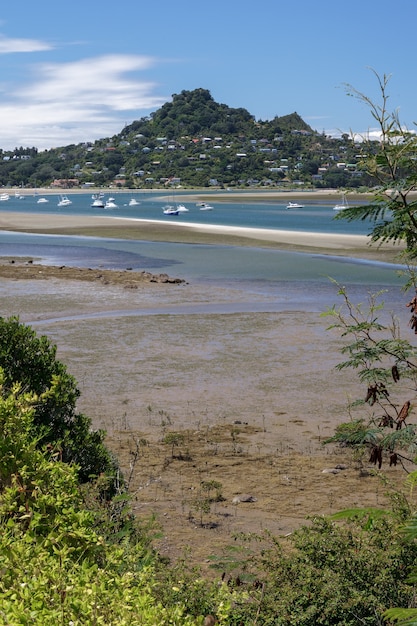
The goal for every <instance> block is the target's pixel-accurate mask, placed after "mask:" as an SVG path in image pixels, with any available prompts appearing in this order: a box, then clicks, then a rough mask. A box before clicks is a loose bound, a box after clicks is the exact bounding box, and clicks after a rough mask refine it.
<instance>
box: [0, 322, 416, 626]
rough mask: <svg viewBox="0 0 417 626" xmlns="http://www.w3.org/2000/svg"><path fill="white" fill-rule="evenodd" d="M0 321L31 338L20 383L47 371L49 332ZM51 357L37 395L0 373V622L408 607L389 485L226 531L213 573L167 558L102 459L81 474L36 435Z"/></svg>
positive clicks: (362, 613) (327, 620)
mask: <svg viewBox="0 0 417 626" xmlns="http://www.w3.org/2000/svg"><path fill="white" fill-rule="evenodd" d="M2 325H3V327H8V330H9V333H8V335H7V336H8V341H9V343H10V344H13V340H16V336H17V337H19V336H21V335H22V334H23V335H24V336H27V335H29V336H30V340H29V341H27V342H26V353H25V354H26V356H25V354H23V353H21V354H20V356H19V362H20V367H21V368H22V369H21V372H22V375H21V376H20V378H22V379H25V380H26V381H29V380H30V379H31V374H32V373H33V372H35V371H36V372H37V374H38V377H39V378H40V379H42V377H43V376H46V377H47V376H48V375H49V374H48V367H49V365H50V364H49V365H48V367H44V366H42V362H43V361H44V360H45V358H44V357H45V352H46V353H48V350H47V349H46V348H47V345H48V340H47V339H46V338H45V337H41V338H38V337H36V335H35V334H34V333H33V331H32V330H31V329H29V328H28V327H26V326H24V325H23V324H20V323H19V322H18V320H16V319H15V318H11V319H8V320H2ZM4 336H5V333H3V337H4ZM39 341H41V343H42V345H43V347H44V351H43V353H42V352H40V351H39V349H38V348H39V343H38V342H39ZM1 348H2V350H1V352H2V354H1V356H0V362H1V364H2V366H4V364H5V360H6V358H5V356H6V355H5V353H6V352H7V351H6V350H5V348H6V345H5V344H4V343H2V344H1ZM50 350H51V352H53V351H54V346H50ZM52 360H53V359H52ZM46 361H47V359H46ZM56 365H57V367H59V368H60V370H61V372H60V375H57V376H56V377H55V376H52V379H51V385H50V386H49V387H46V388H44V389H43V390H42V391H39V393H35V392H34V391H33V390H32V389H31V388H30V387H31V384H29V382H26V383H24V382H23V380H20V381H19V380H18V379H16V383H14V384H11V385H10V384H9V383H8V382H7V381H8V376H7V375H6V374H5V369H3V367H2V369H1V376H0V391H1V395H0V423H1V432H2V439H1V451H0V452H1V453H0V477H1V483H0V490H1V492H0V523H1V537H0V567H1V571H2V578H1V580H0V623H4V624H10V625H14V624H29V623H30V624H35V625H36V624H39V625H41V624H42V625H45V624H69V623H73V624H100V623H103V624H150V625H151V624H152V625H155V624H161V625H162V624H202V623H203V621H204V619H205V618H206V617H208V616H209V615H211V616H214V617H215V618H216V619H217V620H218V623H223V624H236V625H237V624H245V625H246V624H248V625H250V624H283V625H287V624H288V625H289V624H301V623H302V624H307V625H308V624H311V625H313V624H352V625H353V624H357V623H358V622H359V623H369V624H377V623H380V622H379V621H376V616H380V615H382V612H383V611H384V610H385V609H387V608H389V607H394V606H398V605H399V606H407V605H409V604H410V603H411V602H412V600H413V594H414V588H413V585H412V584H409V583H408V582H407V576H408V575H409V574H410V573H411V572H412V568H413V564H414V562H415V559H416V556H417V554H416V550H417V546H415V545H414V544H413V543H410V542H408V541H407V538H406V537H405V536H404V535H403V533H402V532H401V527H402V524H403V523H404V521H405V520H406V519H407V518H408V516H409V515H410V506H409V504H408V503H407V500H406V499H405V498H403V497H402V496H400V494H393V497H392V503H393V504H392V510H391V511H390V512H382V511H376V510H369V511H348V512H345V513H344V514H343V515H339V516H337V519H334V520H332V519H325V518H322V517H317V518H314V519H312V520H311V521H310V522H309V524H308V525H306V526H305V527H303V528H301V529H299V530H298V531H297V532H295V533H294V534H293V535H291V536H289V537H287V538H278V537H273V536H270V535H269V534H268V533H265V534H263V535H259V536H255V535H250V536H243V535H242V536H237V537H235V541H234V542H233V543H234V545H233V546H231V550H230V552H229V555H228V556H227V557H226V556H225V558H224V559H223V560H220V561H219V562H217V571H218V572H219V573H218V578H217V580H214V581H213V580H212V579H210V580H209V579H207V578H205V577H203V575H202V574H201V572H200V571H197V570H196V569H190V568H189V567H188V566H187V563H186V560H184V561H183V562H179V563H175V564H174V563H172V564H171V563H167V562H165V560H164V559H162V558H161V557H160V556H159V555H158V553H157V552H156V551H155V549H154V548H153V537H154V536H155V533H157V532H158V528H157V526H156V525H155V523H154V522H153V521H152V520H146V519H140V518H137V517H134V516H133V515H132V510H131V506H130V499H129V494H128V492H127V490H126V484H125V481H124V479H123V477H122V476H120V474H117V473H116V474H115V473H114V472H113V467H112V466H111V467H110V468H109V469H108V470H104V472H102V473H101V474H100V475H98V476H97V475H90V476H89V477H88V480H85V479H84V476H83V475H82V474H80V472H79V466H78V465H77V464H76V463H74V462H72V461H71V462H64V461H63V460H62V459H63V455H62V445H61V444H62V440H61V433H60V430H59V429H58V430H57V431H54V426H53V424H52V423H51V424H50V427H49V428H48V438H47V443H45V440H44V438H43V436H42V435H43V433H44V428H43V425H39V423H38V420H37V412H38V413H39V412H40V413H41V414H42V412H43V410H44V409H46V407H47V406H48V404H49V405H50V404H51V402H52V403H58V402H59V398H60V393H61V391H60V390H62V386H61V381H60V376H62V378H63V379H65V376H66V371H65V366H63V365H62V364H59V363H58V362H56ZM24 372H27V375H26V374H25V373H24ZM44 380H46V378H45V379H44ZM168 443H169V445H170V446H174V445H175V442H173V441H170V442H168ZM109 485H111V488H109ZM208 487H213V489H214V488H215V487H216V485H214V486H213V485H208ZM222 573H223V575H222ZM378 619H379V618H378ZM207 623H210V622H207Z"/></svg>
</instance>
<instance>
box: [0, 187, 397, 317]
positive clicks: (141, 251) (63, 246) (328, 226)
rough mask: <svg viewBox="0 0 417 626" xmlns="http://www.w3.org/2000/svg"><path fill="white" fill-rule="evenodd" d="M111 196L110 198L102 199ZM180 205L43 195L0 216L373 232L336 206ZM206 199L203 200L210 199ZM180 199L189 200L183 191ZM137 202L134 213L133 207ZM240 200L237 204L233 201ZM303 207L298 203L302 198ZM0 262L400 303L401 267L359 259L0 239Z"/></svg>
mask: <svg viewBox="0 0 417 626" xmlns="http://www.w3.org/2000/svg"><path fill="white" fill-rule="evenodd" d="M109 195H110V194H109V193H107V194H106V196H105V199H106V198H108V196H109ZM189 195H190V201H189V202H187V201H186V200H185V201H184V204H185V205H186V207H187V208H188V209H189V211H188V212H186V213H182V214H180V215H177V216H166V215H164V214H163V210H162V208H163V206H164V205H166V204H167V203H169V204H173V203H174V202H173V197H172V192H171V194H169V193H166V194H161V192H157V193H152V192H145V193H142V194H141V193H135V194H132V193H121V192H113V193H112V197H113V198H114V200H115V203H116V204H117V208H115V209H100V208H99V209H97V208H92V207H91V203H92V197H91V193H85V194H79V193H77V194H72V195H71V194H70V193H69V194H68V197H69V198H70V199H71V201H72V204H71V205H69V206H67V207H58V206H57V203H58V195H57V194H55V195H45V196H44V197H46V198H48V200H49V202H48V203H45V204H38V203H37V199H38V198H37V196H33V195H31V196H29V195H27V196H24V197H23V198H21V199H18V198H15V197H14V196H10V199H9V200H8V201H5V202H1V203H0V214H1V210H4V211H16V212H24V213H31V212H33V213H41V214H42V215H44V216H45V222H46V223H47V219H48V215H52V214H57V213H59V214H71V215H80V216H81V215H100V216H103V215H106V216H108V217H111V216H114V217H125V218H129V219H133V220H137V219H151V220H158V221H161V222H166V221H174V220H175V221H176V222H193V223H200V224H216V225H227V226H246V227H250V228H268V229H279V230H300V231H305V232H312V233H314V232H315V233H317V232H324V233H341V234H363V235H366V234H368V233H369V232H370V225H369V224H367V223H363V222H354V223H348V222H346V221H344V220H337V221H336V220H335V219H334V217H335V212H334V211H333V208H332V207H333V204H334V203H333V202H327V203H324V202H323V200H322V199H320V198H318V199H317V201H312V200H306V201H303V204H304V205H305V206H304V208H302V209H295V210H288V209H286V202H285V201H282V202H281V203H280V202H279V201H276V200H274V201H263V202H257V203H253V202H252V201H251V200H250V198H249V197H248V202H242V198H239V199H238V201H234V198H233V193H231V194H230V201H229V202H221V203H220V202H216V194H215V193H212V194H211V195H210V205H211V206H212V207H213V209H212V210H209V211H201V210H200V209H199V207H197V206H196V204H195V201H194V200H191V193H190V194H189ZM192 195H195V194H192ZM207 195H208V194H207V193H204V197H207ZM181 196H182V199H184V198H185V199H186V196H187V192H183V191H181ZM132 198H135V200H136V201H137V202H138V203H139V204H138V205H135V206H131V205H129V201H130V200H131V199H132ZM236 200H237V199H236ZM301 200H302V198H301ZM297 201H300V200H298V199H297ZM0 255H1V256H31V257H35V258H36V259H38V260H39V262H42V263H44V264H53V265H56V264H58V265H74V266H78V267H92V268H97V267H102V268H103V269H127V268H129V269H131V270H133V271H134V270H137V271H141V270H146V271H149V272H152V273H167V274H169V275H170V276H172V277H179V278H184V279H185V280H187V281H199V282H202V281H204V282H206V283H211V284H217V285H219V284H221V285H227V286H238V287H239V288H241V289H242V288H243V289H246V290H248V291H250V292H251V293H252V294H253V296H255V297H256V295H258V296H262V294H263V295H268V296H271V295H272V296H273V295H274V294H276V293H280V294H282V293H283V291H285V293H287V294H290V295H291V297H289V300H290V301H291V300H292V296H294V298H296V299H297V300H298V299H299V298H302V299H303V300H304V301H310V302H311V303H317V304H319V306H320V303H319V301H320V300H321V298H322V297H323V296H324V297H325V298H327V296H328V295H329V294H331V293H332V294H333V295H334V292H335V286H334V284H332V282H331V279H332V280H334V281H337V282H338V283H342V284H344V285H350V286H351V288H352V287H353V288H354V289H356V290H359V292H363V290H364V289H368V288H371V289H372V291H375V290H379V289H384V290H385V289H388V291H389V293H391V294H393V298H397V297H398V292H399V290H400V286H401V285H402V282H403V281H402V280H401V278H400V277H399V276H398V266H394V265H392V264H388V263H378V262H375V261H367V260H361V259H351V258H347V257H346V258H345V257H339V256H329V255H321V254H306V253H300V252H291V251H280V250H270V249H262V248H258V247H248V248H246V247H239V246H223V245H200V244H178V243H164V242H149V241H145V240H143V241H141V240H140V241H132V240H123V239H106V238H95V237H75V236H61V235H34V234H24V233H17V232H16V233H14V232H6V231H0Z"/></svg>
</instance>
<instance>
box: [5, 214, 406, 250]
mask: <svg viewBox="0 0 417 626" xmlns="http://www.w3.org/2000/svg"><path fill="white" fill-rule="evenodd" d="M0 230H3V231H13V232H27V233H42V234H65V235H82V236H95V237H117V238H120V239H135V240H146V241H169V242H178V243H204V244H210V243H212V244H223V245H236V246H258V247H273V248H278V249H293V250H298V251H306V252H308V251H314V252H322V253H326V252H327V253H328V254H333V255H334V254H336V255H337V254H338V255H350V256H354V257H359V258H373V259H379V260H389V261H394V260H395V257H396V256H398V254H399V252H400V251H401V248H400V247H399V246H398V245H396V246H394V245H392V244H384V245H383V246H380V245H378V246H376V245H372V246H371V245H370V238H369V237H368V236H366V235H346V234H333V233H311V232H302V231H291V230H275V229H265V228H247V227H235V226H223V225H222V226H220V225H213V224H210V225H207V224H197V223H189V222H188V223H178V222H176V223H172V222H169V223H167V222H162V221H159V220H146V219H132V218H121V217H112V216H80V215H61V214H48V215H46V214H36V213H20V212H19V213H17V212H13V211H1V212H0Z"/></svg>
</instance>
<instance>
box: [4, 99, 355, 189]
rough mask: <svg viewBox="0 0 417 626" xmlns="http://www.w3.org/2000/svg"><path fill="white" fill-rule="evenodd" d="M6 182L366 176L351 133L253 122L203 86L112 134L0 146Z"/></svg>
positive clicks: (295, 120)
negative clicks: (47, 145) (41, 145)
mask: <svg viewBox="0 0 417 626" xmlns="http://www.w3.org/2000/svg"><path fill="white" fill-rule="evenodd" d="M0 159H1V160H0V185H1V186H6V187H13V186H21V187H45V186H50V185H54V186H58V187H59V186H62V187H71V186H74V187H75V186H76V187H78V186H82V185H94V186H98V187H106V186H116V187H130V188H153V187H161V186H164V185H165V186H167V185H169V184H172V185H175V186H178V185H181V186H183V187H210V186H214V187H244V186H269V187H271V186H272V187H273V186H282V185H285V184H287V185H288V184H290V185H293V184H294V182H296V183H297V184H300V183H301V184H303V185H306V186H315V187H353V188H357V187H359V186H360V185H363V184H364V183H365V182H366V181H364V180H363V178H362V176H361V174H362V173H361V172H360V171H359V169H358V167H357V157H356V155H355V147H354V146H353V145H352V142H351V141H350V139H349V137H347V136H343V137H342V138H340V139H335V138H331V137H328V136H326V135H325V134H324V133H318V132H317V131H315V130H313V129H312V128H311V127H310V126H309V125H308V124H306V122H305V121H304V120H303V119H302V118H301V117H300V116H299V115H298V113H296V112H294V113H291V114H289V115H285V116H282V117H275V118H274V119H273V120H270V121H262V120H256V119H255V118H254V116H253V115H251V114H250V113H249V112H248V111H247V110H246V109H244V108H231V107H229V106H227V105H226V104H219V103H217V102H215V100H214V99H213V98H212V96H211V94H210V92H209V91H208V90H206V89H195V90H193V91H182V92H181V93H180V94H175V95H174V96H173V98H172V102H167V103H165V104H164V105H163V106H162V107H161V108H160V109H158V110H157V111H155V112H154V113H152V114H151V115H150V116H148V117H143V118H141V119H139V120H137V121H135V122H133V123H132V124H130V125H128V126H125V127H124V128H123V129H122V131H121V132H120V133H119V134H118V135H115V136H113V137H110V138H103V139H100V140H98V141H95V142H88V143H82V144H77V145H68V146H65V147H62V148H56V149H51V150H47V151H44V152H38V151H37V149H36V148H23V147H20V148H16V149H15V150H13V151H8V152H6V151H2V150H0Z"/></svg>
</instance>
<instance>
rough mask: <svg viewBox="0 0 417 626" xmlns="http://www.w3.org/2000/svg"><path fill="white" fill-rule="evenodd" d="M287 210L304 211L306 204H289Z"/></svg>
mask: <svg viewBox="0 0 417 626" xmlns="http://www.w3.org/2000/svg"><path fill="white" fill-rule="evenodd" d="M287 209H304V204H299V203H298V202H289V203H288V204H287Z"/></svg>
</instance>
